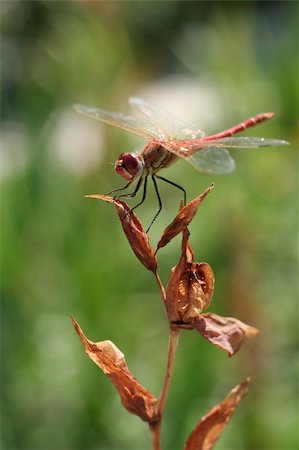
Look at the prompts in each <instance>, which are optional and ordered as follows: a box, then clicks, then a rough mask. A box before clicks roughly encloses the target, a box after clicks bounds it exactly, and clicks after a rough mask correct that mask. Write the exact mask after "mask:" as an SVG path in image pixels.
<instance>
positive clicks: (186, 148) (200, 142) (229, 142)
mask: <svg viewBox="0 0 299 450" xmlns="http://www.w3.org/2000/svg"><path fill="white" fill-rule="evenodd" d="M173 144H174V145H173V149H172V150H171V149H169V151H172V153H175V154H177V155H178V156H181V157H188V156H191V155H193V154H194V153H196V152H198V151H201V149H202V148H205V147H209V146H211V147H228V148H258V147H279V146H281V145H289V142H287V141H282V140H280V139H266V138H260V137H226V138H221V139H211V140H209V139H208V136H207V138H206V139H205V138H202V139H194V140H190V141H185V142H184V141H180V142H175V143H173Z"/></svg>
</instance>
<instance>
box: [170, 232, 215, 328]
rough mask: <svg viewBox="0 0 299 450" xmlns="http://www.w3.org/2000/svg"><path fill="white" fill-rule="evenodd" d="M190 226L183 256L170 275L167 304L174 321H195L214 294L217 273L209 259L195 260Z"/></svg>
mask: <svg viewBox="0 0 299 450" xmlns="http://www.w3.org/2000/svg"><path fill="white" fill-rule="evenodd" d="M188 236H189V233H188V230H187V229H186V228H185V229H184V231H183V239H182V251H181V258H180V261H179V263H178V265H177V266H175V267H174V268H173V269H172V271H171V275H170V279H169V282H168V284H167V287H166V308H167V313H168V318H169V321H170V322H171V323H175V324H177V325H178V326H180V325H190V326H192V324H194V322H195V320H196V319H197V318H198V317H199V315H200V313H201V311H203V310H204V309H206V308H207V307H208V306H209V304H210V302H211V300H212V297H213V292H214V274H213V270H212V268H211V267H210V266H209V264H208V263H206V262H200V263H197V262H194V254H193V251H192V248H191V246H190V244H189V242H188Z"/></svg>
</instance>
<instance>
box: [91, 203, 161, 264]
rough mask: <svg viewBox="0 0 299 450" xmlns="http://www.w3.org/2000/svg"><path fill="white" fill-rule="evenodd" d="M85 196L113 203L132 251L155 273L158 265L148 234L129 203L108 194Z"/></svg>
mask: <svg viewBox="0 0 299 450" xmlns="http://www.w3.org/2000/svg"><path fill="white" fill-rule="evenodd" d="M85 197H86V198H96V199H98V200H103V201H105V202H108V203H113V204H114V205H115V207H116V211H117V214H118V216H119V218H120V220H121V224H122V227H123V230H124V232H125V235H126V236H127V239H128V241H129V244H130V246H131V247H132V250H133V252H134V253H135V255H136V256H137V258H138V259H139V261H141V262H142V264H143V265H144V266H145V267H146V268H147V269H148V270H151V271H152V272H153V273H156V271H157V267H158V261H157V258H156V256H155V254H154V251H153V249H152V247H151V245H150V243H149V239H148V236H147V234H146V233H145V231H144V230H143V228H142V224H141V222H140V220H139V219H138V217H137V216H136V214H134V212H133V211H132V210H131V208H130V207H129V205H127V204H126V203H124V202H122V201H121V200H118V199H116V198H113V197H110V196H108V195H100V194H92V195H86V196H85Z"/></svg>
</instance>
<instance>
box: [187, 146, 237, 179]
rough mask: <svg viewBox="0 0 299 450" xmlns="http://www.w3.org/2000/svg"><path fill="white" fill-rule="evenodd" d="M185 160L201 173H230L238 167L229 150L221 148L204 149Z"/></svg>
mask: <svg viewBox="0 0 299 450" xmlns="http://www.w3.org/2000/svg"><path fill="white" fill-rule="evenodd" d="M185 160H186V161H188V162H189V163H190V164H192V166H194V167H195V168H196V169H197V170H199V171H200V172H205V173H218V174H220V173H230V172H233V171H234V170H235V167H236V163H235V161H234V159H233V158H232V157H231V155H230V154H229V152H228V150H226V149H225V148H221V147H204V148H203V149H202V150H199V151H198V152H197V153H194V154H193V155H192V156H189V158H185Z"/></svg>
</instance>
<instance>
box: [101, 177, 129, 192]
mask: <svg viewBox="0 0 299 450" xmlns="http://www.w3.org/2000/svg"><path fill="white" fill-rule="evenodd" d="M131 183H132V181H131V180H130V181H129V183H127V184H126V185H125V186H123V187H121V188H118V189H113V191H110V192H107V193H106V194H105V195H110V194H114V192H119V191H124V190H125V189H127V188H128V187H129V186H130V184H131Z"/></svg>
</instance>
